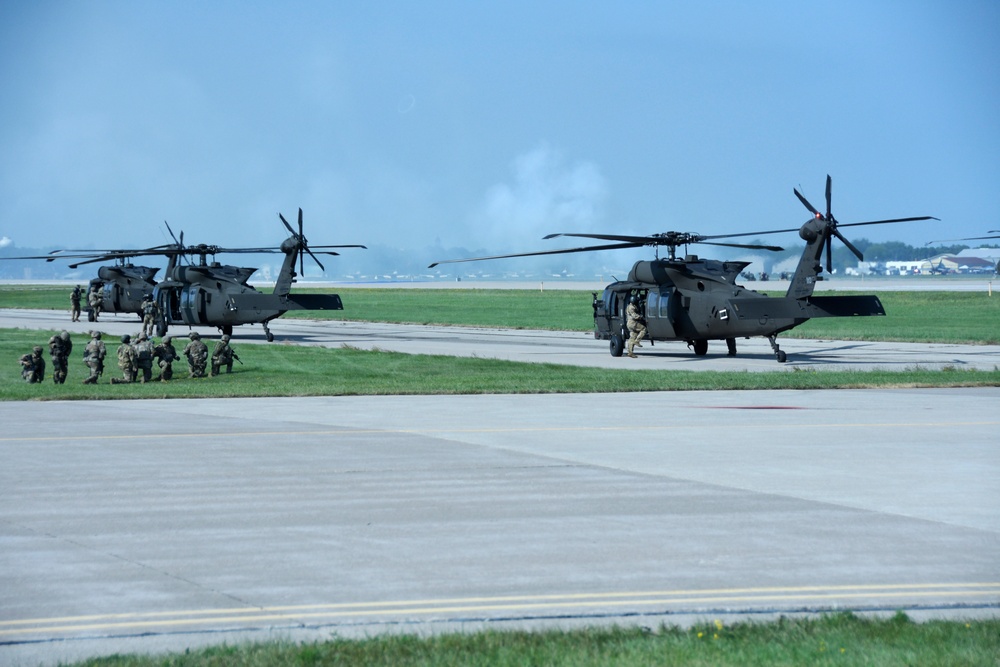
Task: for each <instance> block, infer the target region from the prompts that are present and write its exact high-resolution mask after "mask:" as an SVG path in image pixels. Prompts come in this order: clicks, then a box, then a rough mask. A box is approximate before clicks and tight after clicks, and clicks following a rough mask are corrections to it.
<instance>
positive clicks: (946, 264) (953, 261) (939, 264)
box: [919, 253, 997, 273]
mask: <svg viewBox="0 0 1000 667" xmlns="http://www.w3.org/2000/svg"><path fill="white" fill-rule="evenodd" d="M996 266H997V265H996V261H995V260H991V259H987V258H983V257H974V256H971V255H964V254H963V253H959V254H958V255H936V256H934V257H931V258H930V259H925V260H923V262H921V263H920V267H919V270H920V273H993V272H994V271H995V270H996Z"/></svg>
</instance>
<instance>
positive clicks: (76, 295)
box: [69, 285, 83, 322]
mask: <svg viewBox="0 0 1000 667" xmlns="http://www.w3.org/2000/svg"><path fill="white" fill-rule="evenodd" d="M81 296H83V290H82V289H80V286H79V285H77V286H76V287H74V288H73V291H72V292H70V293H69V302H70V304H72V306H73V308H72V310H71V311H70V314H71V315H72V321H73V322H79V321H80V297H81Z"/></svg>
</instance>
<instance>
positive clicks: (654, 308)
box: [646, 292, 660, 318]
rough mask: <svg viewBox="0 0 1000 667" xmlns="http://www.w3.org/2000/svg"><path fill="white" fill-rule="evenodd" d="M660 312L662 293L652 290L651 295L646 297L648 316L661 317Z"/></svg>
mask: <svg viewBox="0 0 1000 667" xmlns="http://www.w3.org/2000/svg"><path fill="white" fill-rule="evenodd" d="M659 313H660V295H659V294H657V293H656V292H650V293H649V297H648V298H647V299H646V317H654V318H655V317H659Z"/></svg>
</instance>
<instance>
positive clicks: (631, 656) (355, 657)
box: [80, 613, 1000, 667]
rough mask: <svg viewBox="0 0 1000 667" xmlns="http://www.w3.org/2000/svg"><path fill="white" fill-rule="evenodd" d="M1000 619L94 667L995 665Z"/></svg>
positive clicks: (341, 645)
mask: <svg viewBox="0 0 1000 667" xmlns="http://www.w3.org/2000/svg"><path fill="white" fill-rule="evenodd" d="M998 655H1000V621H998V620H985V621H967V622H966V621H931V622H926V623H919V624H918V623H914V622H912V621H911V620H910V619H909V618H907V617H906V616H905V615H903V614H896V615H895V616H894V617H891V618H885V619H870V618H862V617H859V616H855V615H853V614H850V613H840V614H833V615H828V616H823V617H820V618H813V619H781V620H779V621H776V622H773V623H736V624H732V625H729V624H726V623H723V622H722V621H719V620H710V621H707V622H705V623H701V624H698V625H695V626H693V627H690V628H679V627H676V626H663V627H660V628H656V629H644V628H627V629H626V628H600V629H598V628H594V629H586V630H573V631H568V632H557V631H551V632H498V631H492V632H490V631H488V632H478V633H469V634H446V635H438V636H433V637H416V636H413V635H387V636H381V637H373V638H369V639H363V640H350V639H331V640H329V641H325V642H318V643H310V644H304V645H299V644H292V643H280V642H279V643H267V644H244V645H237V646H220V647H214V648H210V649H205V650H202V651H192V652H189V653H184V654H175V655H171V656H153V657H145V656H112V657H108V658H102V659H98V660H90V661H87V662H84V663H80V664H81V665H87V666H89V667H98V666H101V667H154V666H160V665H171V666H178V667H180V666H184V667H223V666H229V665H232V666H237V665H239V666H245V665H253V666H264V665H393V666H411V665H413V666H416V665H420V666H427V667H431V666H438V665H440V666H453V665H455V666H457V665H463V666H464V665H490V666H495V667H507V666H510V667H514V666H520V665H552V666H557V665H567V666H572V667H586V666H591V665H593V666H594V667H604V666H616V665H621V666H623V667H624V666H630V667H631V666H633V665H694V666H706V667H708V666H729V665H733V666H737V665H738V666H755V665H761V666H765V665H767V666H772V665H818V666H820V667H822V666H825V665H837V666H838V667H854V666H862V665H863V666H870V665H921V666H924V667H935V666H937V665H941V666H945V665H963V666H968V667H976V666H978V665H983V666H984V667H985V666H987V665H990V666H995V665H996V664H997V656H998Z"/></svg>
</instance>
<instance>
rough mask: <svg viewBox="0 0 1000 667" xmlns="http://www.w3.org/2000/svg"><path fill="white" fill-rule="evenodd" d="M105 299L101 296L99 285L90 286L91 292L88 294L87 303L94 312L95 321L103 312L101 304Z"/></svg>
mask: <svg viewBox="0 0 1000 667" xmlns="http://www.w3.org/2000/svg"><path fill="white" fill-rule="evenodd" d="M102 301H103V299H102V298H101V289H100V287H98V286H97V285H94V286H92V287H91V288H90V292H89V293H88V294H87V305H89V306H90V309H91V310H92V311H93V313H94V320H93V321H94V322H96V321H97V316H98V315H100V314H101V304H102Z"/></svg>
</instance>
